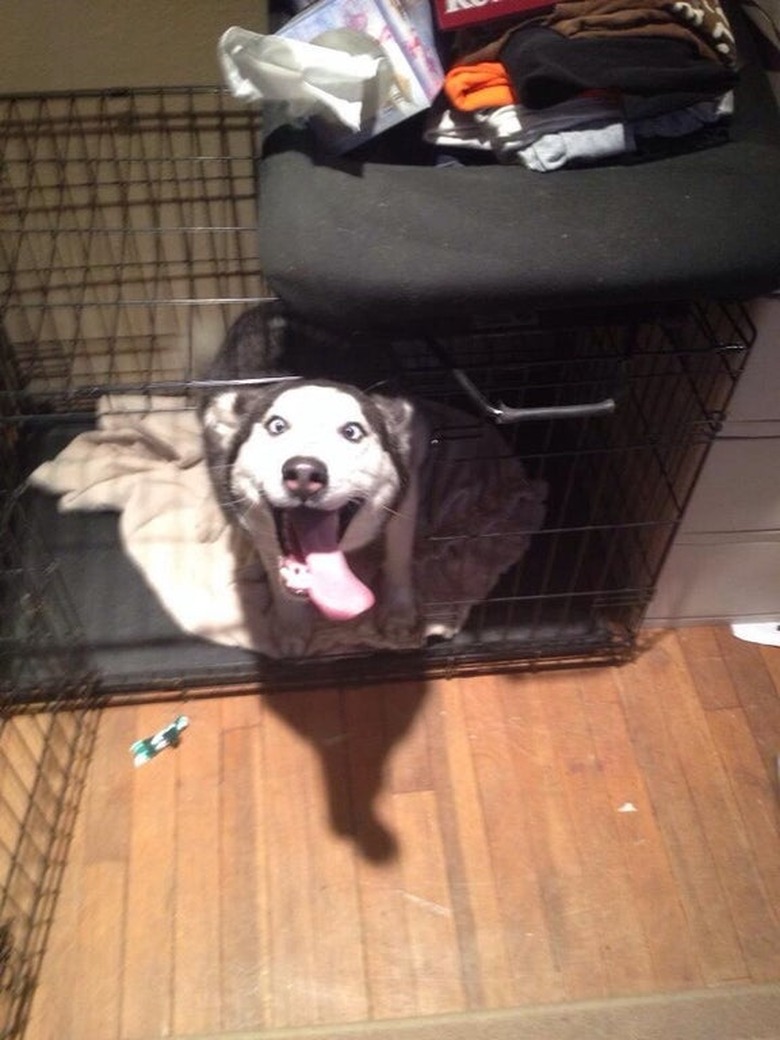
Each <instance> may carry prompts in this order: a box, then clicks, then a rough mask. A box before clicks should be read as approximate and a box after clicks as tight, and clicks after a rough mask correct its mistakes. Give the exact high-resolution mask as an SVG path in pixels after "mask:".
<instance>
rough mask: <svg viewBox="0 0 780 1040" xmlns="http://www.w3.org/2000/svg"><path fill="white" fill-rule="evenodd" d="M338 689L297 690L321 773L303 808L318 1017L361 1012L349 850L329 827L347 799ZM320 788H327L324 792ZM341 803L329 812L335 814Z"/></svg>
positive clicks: (326, 1019) (358, 933) (362, 984)
mask: <svg viewBox="0 0 780 1040" xmlns="http://www.w3.org/2000/svg"><path fill="white" fill-rule="evenodd" d="M342 702H343V698H342V694H341V691H340V690H338V689H331V690H320V691H317V692H316V693H312V694H310V695H307V696H306V697H305V698H303V704H304V706H305V716H304V718H305V724H306V730H307V733H308V735H309V739H310V741H311V752H310V753H311V756H312V758H313V759H318V760H319V764H320V777H321V781H320V784H319V785H318V790H317V791H316V793H315V792H314V788H313V794H314V797H315V798H316V799H317V802H313V803H312V810H313V811H312V812H311V813H310V815H309V821H308V822H309V828H310V840H309V848H310V854H311V857H312V881H313V888H312V891H311V894H310V899H311V901H312V910H313V915H314V929H315V942H314V948H313V955H314V959H313V972H314V979H316V980H317V985H316V1005H317V1021H319V1022H323V1023H335V1022H353V1021H362V1020H363V1019H365V1018H366V1016H367V1014H368V1000H367V997H366V967H365V963H364V956H363V932H362V926H361V919H360V900H359V895H358V878H357V869H356V866H355V850H354V846H353V844H352V843H351V842H349V841H343V840H341V839H340V835H339V834H337V833H334V829H333V823H334V806H344V807H346V806H347V805H348V803H349V758H348V742H349V739H348V733H347V729H346V725H347V723H346V718H345V715H344V711H343V703H342ZM326 793H327V794H326ZM344 815H345V810H342V809H339V810H338V812H337V814H336V816H337V819H339V820H341V819H342V818H343V816H344Z"/></svg>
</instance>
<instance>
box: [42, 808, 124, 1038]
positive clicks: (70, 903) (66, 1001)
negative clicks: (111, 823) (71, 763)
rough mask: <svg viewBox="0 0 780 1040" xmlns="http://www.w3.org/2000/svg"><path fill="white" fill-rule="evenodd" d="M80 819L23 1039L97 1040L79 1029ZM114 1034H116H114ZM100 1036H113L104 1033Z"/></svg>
mask: <svg viewBox="0 0 780 1040" xmlns="http://www.w3.org/2000/svg"><path fill="white" fill-rule="evenodd" d="M84 837H85V835H84V819H83V816H81V815H79V816H77V817H76V821H75V826H74V829H73V835H72V838H71V843H70V849H69V855H68V866H67V869H66V871H65V873H64V876H63V880H62V887H61V889H60V892H59V896H58V898H57V902H56V905H55V907H54V915H53V922H52V927H51V931H50V933H49V941H48V946H47V950H46V956H45V957H44V959H43V964H42V967H41V972H40V976H39V978H38V984H37V988H36V991H35V994H34V996H33V1000H32V1006H31V1008H30V1014H29V1019H28V1023H27V1028H26V1030H25V1034H24V1035H25V1037H26V1038H30V1040H61V1038H62V1037H65V1036H78V1037H80V1038H83V1040H102V1038H101V1037H99V1036H98V1035H96V1034H94V1033H93V1034H91V1035H90V1034H89V1033H87V1032H85V1031H84V1030H83V1029H82V1020H83V1015H84V1010H85V1008H84V1004H85V1000H86V999H88V994H86V993H85V992H84V985H83V983H84V966H83V963H82V960H81V943H80V931H81V922H82V907H83V894H84ZM115 1035H116V1034H115ZM105 1040H113V1037H112V1036H110V1035H109V1036H108V1037H106V1038H105Z"/></svg>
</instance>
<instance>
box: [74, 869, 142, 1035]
mask: <svg viewBox="0 0 780 1040" xmlns="http://www.w3.org/2000/svg"><path fill="white" fill-rule="evenodd" d="M127 867H128V865H127V863H126V862H121V861H117V860H103V861H102V862H88V861H87V862H85V865H84V870H83V875H82V884H83V887H82V892H81V905H80V908H79V922H78V923H79V928H78V933H77V954H76V955H77V958H78V963H79V969H80V970H79V976H80V982H79V986H78V990H77V991H76V992H77V994H78V995H77V996H76V1004H77V1007H78V1024H77V1025H76V1023H74V1027H75V1032H74V1034H73V1035H75V1036H79V1037H82V1038H83V1040H119V1037H121V1035H122V1033H121V1015H122V988H123V971H124V949H123V947H124V928H123V923H124V915H123V914H122V909H123V907H124V901H125V891H126V888H127V880H128V877H127ZM61 1035H67V1034H65V1033H63V1034H61Z"/></svg>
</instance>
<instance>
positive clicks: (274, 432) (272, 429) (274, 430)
mask: <svg viewBox="0 0 780 1040" xmlns="http://www.w3.org/2000/svg"><path fill="white" fill-rule="evenodd" d="M288 426H289V423H287V422H286V420H284V419H283V418H282V417H281V415H272V416H271V418H270V419H266V421H265V428H266V430H268V432H269V433H270V434H271V436H272V437H278V436H279V434H280V433H284V431H285V430H286V429H287V428H288Z"/></svg>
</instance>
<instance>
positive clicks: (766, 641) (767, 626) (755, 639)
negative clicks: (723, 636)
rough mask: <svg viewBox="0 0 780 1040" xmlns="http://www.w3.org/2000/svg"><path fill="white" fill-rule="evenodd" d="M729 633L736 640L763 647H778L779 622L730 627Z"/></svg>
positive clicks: (779, 638) (779, 642)
mask: <svg viewBox="0 0 780 1040" xmlns="http://www.w3.org/2000/svg"><path fill="white" fill-rule="evenodd" d="M731 631H732V633H733V634H734V635H735V636H736V637H737V639H744V640H745V641H746V642H748V643H761V644H762V645H763V646H780V622H778V621H764V622H760V623H758V624H744V625H732V626H731Z"/></svg>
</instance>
